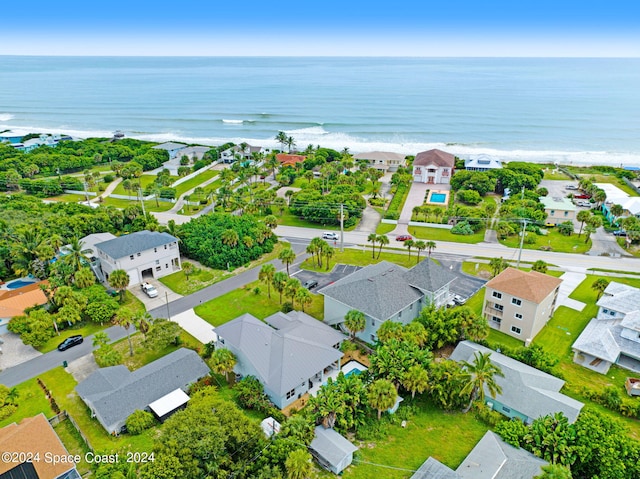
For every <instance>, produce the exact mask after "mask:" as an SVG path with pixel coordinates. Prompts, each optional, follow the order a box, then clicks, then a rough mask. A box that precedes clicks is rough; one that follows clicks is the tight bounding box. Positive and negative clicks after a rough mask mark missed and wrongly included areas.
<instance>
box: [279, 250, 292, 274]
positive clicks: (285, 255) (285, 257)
mask: <svg viewBox="0 0 640 479" xmlns="http://www.w3.org/2000/svg"><path fill="white" fill-rule="evenodd" d="M278 259H279V260H280V261H282V262H283V263H284V264H285V265H286V266H287V276H289V277H291V274H290V273H289V265H290V264H291V263H293V262H294V261H295V260H296V253H295V252H294V251H293V250H292V249H291V248H285V249H283V250H282V251H280V254H279V255H278Z"/></svg>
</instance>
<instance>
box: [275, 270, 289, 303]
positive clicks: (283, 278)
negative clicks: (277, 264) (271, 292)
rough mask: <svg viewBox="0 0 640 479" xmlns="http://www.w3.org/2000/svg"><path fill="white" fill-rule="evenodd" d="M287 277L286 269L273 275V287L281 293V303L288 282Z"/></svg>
mask: <svg viewBox="0 0 640 479" xmlns="http://www.w3.org/2000/svg"><path fill="white" fill-rule="evenodd" d="M287 278H288V276H287V273H285V272H284V271H278V272H277V273H276V274H274V275H273V289H275V290H276V291H277V292H278V293H280V304H282V293H283V292H284V287H285V285H286V284H287Z"/></svg>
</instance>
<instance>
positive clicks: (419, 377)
mask: <svg viewBox="0 0 640 479" xmlns="http://www.w3.org/2000/svg"><path fill="white" fill-rule="evenodd" d="M417 324H420V323H417ZM402 387H404V388H405V389H406V390H407V391H411V397H412V398H415V397H416V392H418V393H422V392H424V391H425V390H426V389H427V388H428V387H429V373H428V372H427V370H426V369H425V368H423V367H422V366H420V365H418V364H414V365H413V366H411V367H410V368H409V369H408V370H407V372H406V373H405V375H404V377H403V378H402Z"/></svg>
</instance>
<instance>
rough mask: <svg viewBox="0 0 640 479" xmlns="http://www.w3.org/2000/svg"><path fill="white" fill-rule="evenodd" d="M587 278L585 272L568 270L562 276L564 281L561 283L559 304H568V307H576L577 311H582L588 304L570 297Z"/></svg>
mask: <svg viewBox="0 0 640 479" xmlns="http://www.w3.org/2000/svg"><path fill="white" fill-rule="evenodd" d="M586 278H587V275H586V274H584V273H576V272H567V273H565V274H563V275H562V276H560V279H561V280H562V283H561V284H560V290H559V291H558V302H557V306H566V307H567V308H571V309H575V310H576V311H582V310H583V309H584V307H585V306H586V305H585V304H584V303H582V302H580V301H576V300H575V299H571V298H569V295H570V294H571V293H573V291H574V290H575V289H576V288H577V287H578V286H579V285H580V283H582V282H583V281H584V280H585V279H586Z"/></svg>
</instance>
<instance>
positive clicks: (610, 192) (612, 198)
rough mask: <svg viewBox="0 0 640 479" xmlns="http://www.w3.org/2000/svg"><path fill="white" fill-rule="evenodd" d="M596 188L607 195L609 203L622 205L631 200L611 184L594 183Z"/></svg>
mask: <svg viewBox="0 0 640 479" xmlns="http://www.w3.org/2000/svg"><path fill="white" fill-rule="evenodd" d="M594 186H597V187H598V188H600V189H601V190H603V191H604V192H605V193H606V194H607V202H613V203H620V202H622V201H624V200H626V199H627V198H629V195H628V194H627V193H625V192H624V191H622V190H621V189H620V188H618V187H617V186H616V185H612V184H611V183H594Z"/></svg>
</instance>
